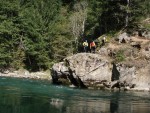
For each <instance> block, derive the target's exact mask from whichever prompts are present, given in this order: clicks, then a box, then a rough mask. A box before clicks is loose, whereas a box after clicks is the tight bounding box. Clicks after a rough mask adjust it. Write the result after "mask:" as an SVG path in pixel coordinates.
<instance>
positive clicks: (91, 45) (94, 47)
mask: <svg viewBox="0 0 150 113" xmlns="http://www.w3.org/2000/svg"><path fill="white" fill-rule="evenodd" d="M95 49H96V44H95V42H94V41H92V42H91V43H90V50H91V53H95Z"/></svg>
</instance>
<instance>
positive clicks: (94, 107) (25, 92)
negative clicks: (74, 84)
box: [0, 78, 150, 113]
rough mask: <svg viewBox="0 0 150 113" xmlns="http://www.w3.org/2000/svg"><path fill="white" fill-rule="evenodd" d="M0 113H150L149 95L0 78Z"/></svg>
mask: <svg viewBox="0 0 150 113" xmlns="http://www.w3.org/2000/svg"><path fill="white" fill-rule="evenodd" d="M0 113H150V97H149V92H110V91H95V90H81V89H72V88H67V87H62V86H53V85H51V84H50V83H49V82H45V81H44V82H42V81H32V80H26V79H11V78H5V79H4V78H0Z"/></svg>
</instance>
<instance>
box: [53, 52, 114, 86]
mask: <svg viewBox="0 0 150 113" xmlns="http://www.w3.org/2000/svg"><path fill="white" fill-rule="evenodd" d="M64 64H65V65H64ZM111 68H112V67H111V64H110V62H109V61H108V60H107V59H106V58H102V57H101V56H100V55H99V54H91V53H78V54H76V55H73V56H70V57H67V58H66V59H64V62H61V63H57V64H55V65H54V66H53V67H52V78H53V82H54V83H59V82H60V81H59V78H67V80H68V82H70V83H72V84H73V85H75V86H79V87H94V86H95V87H96V85H98V84H102V82H103V81H105V82H107V83H109V82H111V75H112V71H111Z"/></svg>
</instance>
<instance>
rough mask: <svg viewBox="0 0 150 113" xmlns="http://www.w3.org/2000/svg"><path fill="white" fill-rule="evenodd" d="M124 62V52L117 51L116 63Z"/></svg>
mask: <svg viewBox="0 0 150 113" xmlns="http://www.w3.org/2000/svg"><path fill="white" fill-rule="evenodd" d="M124 60H125V55H124V50H119V51H117V53H116V56H115V61H116V62H122V61H124Z"/></svg>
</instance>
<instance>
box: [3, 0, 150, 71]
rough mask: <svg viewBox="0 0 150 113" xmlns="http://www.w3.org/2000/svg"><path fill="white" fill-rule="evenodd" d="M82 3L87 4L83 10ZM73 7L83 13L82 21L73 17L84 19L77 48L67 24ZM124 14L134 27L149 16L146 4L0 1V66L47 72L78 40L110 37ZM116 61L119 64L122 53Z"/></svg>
mask: <svg viewBox="0 0 150 113" xmlns="http://www.w3.org/2000/svg"><path fill="white" fill-rule="evenodd" d="M82 3H88V5H87V6H86V10H83V9H84V8H85V7H84V6H85V5H86V4H82ZM75 4H80V6H81V7H80V10H81V11H83V12H84V11H85V12H84V13H83V14H84V18H82V16H83V15H82V14H81V15H78V16H79V18H78V19H82V20H84V19H85V21H81V23H82V22H85V23H83V24H81V26H82V25H83V26H82V28H81V29H82V30H80V32H81V31H82V33H81V34H80V35H81V36H79V37H78V38H79V39H78V41H79V44H78V45H77V44H76V43H75V41H76V40H75V38H76V37H75V36H74V35H73V33H72V31H71V28H73V26H72V25H71V22H70V21H71V20H70V17H72V15H75V13H76V12H77V9H78V8H76V9H75V7H73V6H74V5H75ZM76 7H77V6H76ZM127 12H128V13H129V23H130V24H133V23H134V24H135V23H137V22H138V21H141V20H143V19H145V18H149V16H150V15H149V12H150V3H149V1H148V0H144V1H143V0H132V1H131V2H130V4H129V6H128V5H127V2H126V1H124V0H120V1H116V0H113V1H112V0H111V1H110V0H79V1H77V0H48V1H47V0H0V68H15V69H19V68H21V67H25V68H27V69H29V70H31V71H33V70H43V69H48V68H50V67H51V66H52V64H53V63H55V62H58V61H61V60H62V59H63V58H65V57H66V56H68V55H71V54H73V53H74V52H76V51H77V50H76V48H77V47H76V46H81V43H82V41H83V39H84V38H87V39H88V40H91V39H95V38H98V37H100V36H101V35H103V34H107V35H108V36H109V35H110V37H111V36H113V33H115V32H116V31H117V30H120V29H122V28H123V27H125V19H124V18H125V17H126V16H127ZM78 13H80V12H79V11H78ZM80 17H81V18H80ZM145 26H146V27H149V26H148V25H145ZM117 60H118V61H122V60H124V56H123V53H122V52H119V53H118V56H117Z"/></svg>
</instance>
